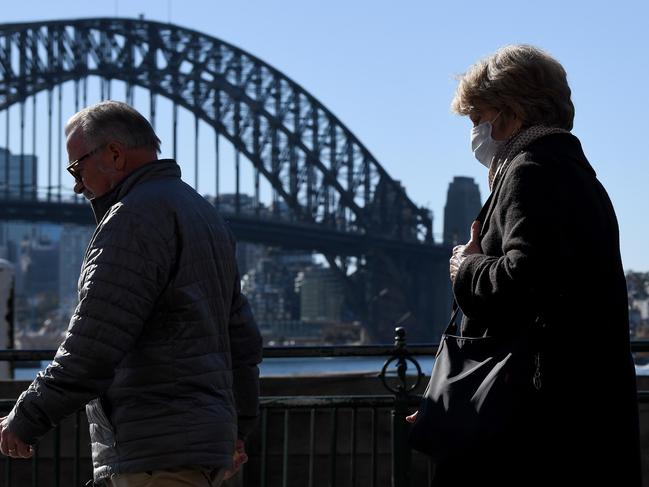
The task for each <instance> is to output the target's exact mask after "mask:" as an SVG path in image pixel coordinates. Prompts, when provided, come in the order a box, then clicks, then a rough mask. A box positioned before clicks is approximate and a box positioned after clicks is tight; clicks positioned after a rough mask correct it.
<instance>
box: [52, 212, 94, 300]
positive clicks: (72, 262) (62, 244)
mask: <svg viewBox="0 0 649 487" xmlns="http://www.w3.org/2000/svg"><path fill="white" fill-rule="evenodd" d="M94 230H95V229H94V227H91V226H82V225H72V224H65V225H63V226H62V229H61V237H60V241H59V256H58V262H59V303H60V305H61V307H63V308H66V309H67V308H70V307H72V308H73V307H74V306H76V302H77V282H78V280H79V272H80V271H81V264H82V262H83V257H84V254H85V252H86V248H87V247H88V243H89V242H90V238H91V237H92V234H93V232H94Z"/></svg>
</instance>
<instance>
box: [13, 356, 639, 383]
mask: <svg viewBox="0 0 649 487" xmlns="http://www.w3.org/2000/svg"><path fill="white" fill-rule="evenodd" d="M416 358H417V360H418V362H419V365H420V367H421V369H422V371H423V372H424V373H425V374H428V373H429V372H430V371H431V370H432V368H433V363H434V361H435V360H434V358H433V357H432V356H419V357H416ZM384 363H385V358H384V357H296V358H268V359H265V360H264V361H263V362H262V364H261V367H260V373H261V376H262V377H299V376H313V375H337V374H357V375H368V376H372V375H378V374H379V373H380V372H381V369H382V368H383V364H384ZM47 364H48V362H42V363H41V367H43V368H45V367H46V366H47ZM584 369H585V370H587V369H588V366H587V365H585V366H584ZM635 369H636V374H637V375H643V376H649V364H644V365H636V368H635ZM38 371H39V369H36V368H17V369H15V371H14V378H15V379H19V380H32V379H33V378H34V377H36V374H37V373H38ZM388 372H389V373H394V372H395V367H394V362H393V363H392V367H391V368H390V369H388ZM407 372H408V374H416V369H415V367H414V366H413V365H412V364H409V365H408V371H407Z"/></svg>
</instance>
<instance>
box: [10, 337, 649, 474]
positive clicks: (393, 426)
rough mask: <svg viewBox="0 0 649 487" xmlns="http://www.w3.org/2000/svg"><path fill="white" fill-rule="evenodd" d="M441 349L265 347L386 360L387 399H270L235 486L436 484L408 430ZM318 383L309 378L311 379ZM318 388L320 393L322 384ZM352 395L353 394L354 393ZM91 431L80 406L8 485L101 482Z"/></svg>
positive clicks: (47, 353)
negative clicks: (427, 366) (430, 359)
mask: <svg viewBox="0 0 649 487" xmlns="http://www.w3.org/2000/svg"><path fill="white" fill-rule="evenodd" d="M436 348H437V345H434V344H418V345H414V346H410V347H407V346H406V341H405V331H404V330H403V329H401V328H398V329H397V330H396V337H395V344H394V345H393V346H392V345H377V346H324V347H270V348H265V349H264V357H265V358H298V357H300V358H334V357H384V358H385V362H384V365H383V367H382V370H380V371H378V370H377V371H376V372H377V374H376V375H375V376H374V377H373V379H374V380H377V378H378V380H379V381H380V382H381V383H382V385H383V387H384V388H385V389H384V391H383V392H384V393H383V394H378V393H373V394H356V392H363V390H362V389H363V387H361V378H360V377H358V376H350V377H349V378H348V380H347V381H345V380H343V382H341V383H339V384H338V386H339V387H340V384H346V386H345V387H347V390H345V391H344V394H345V395H340V394H336V395H264V396H262V398H261V415H260V422H259V425H258V428H257V430H256V431H255V433H254V434H253V435H251V437H250V438H249V439H248V441H247V443H246V448H247V451H248V454H249V457H250V460H249V462H248V463H247V464H246V465H245V466H244V468H243V469H242V471H241V473H240V474H239V475H237V476H236V477H235V478H233V479H231V480H230V481H229V482H228V483H227V485H228V486H233V487H234V486H236V487H242V486H246V487H253V486H254V487H257V486H259V487H275V486H281V487H290V486H299V487H318V486H344V487H347V486H349V487H355V486H363V487H370V486H371V487H376V486H386V485H391V486H393V487H409V486H411V485H429V484H430V476H431V474H432V469H433V468H434V467H433V465H432V464H431V463H430V462H429V461H428V460H427V458H425V457H424V456H423V455H420V454H418V453H416V452H411V451H410V450H409V448H408V446H407V432H408V425H407V423H406V422H405V421H404V418H405V416H406V414H407V413H408V412H411V411H412V410H414V408H415V407H416V406H417V405H418V403H419V399H420V394H421V391H422V389H423V387H422V386H423V382H424V379H425V376H426V374H425V373H424V372H423V371H422V370H421V367H420V365H419V363H418V362H417V360H416V358H415V356H417V355H419V356H426V355H428V356H430V355H431V354H432V353H434V351H435V350H436ZM632 350H633V352H649V341H637V342H633V343H632ZM54 353H55V351H54V350H0V361H9V362H20V361H43V360H51V359H52V357H53V356H54ZM408 370H410V371H414V374H413V373H409V372H408ZM334 379H336V378H334ZM279 380H280V381H281V382H284V387H283V389H284V390H296V387H295V386H297V385H298V382H297V381H298V379H297V378H295V377H286V378H281V379H279ZM314 380H315V379H314V378H312V377H309V378H307V379H305V381H306V382H313V381H314ZM316 382H317V381H316ZM357 384H358V385H357ZM303 385H304V384H303ZM311 386H312V389H313V388H314V387H315V388H316V389H317V388H318V385H317V383H316V384H313V383H312V384H311ZM350 386H351V387H352V388H353V390H351V391H350V390H349V387H350ZM302 389H304V388H302ZM297 390H300V387H297ZM349 392H353V393H354V394H352V395H347V394H348V393H349ZM15 401H16V398H15V397H12V398H6V397H5V398H1V397H0V416H5V415H6V414H7V413H8V412H9V411H10V410H11V408H12V407H13V405H14V404H15ZM638 401H639V402H640V403H641V404H642V405H646V404H648V403H649V391H645V390H641V391H638ZM87 430H88V428H87V421H86V418H85V414H84V412H83V410H79V411H77V412H76V413H75V414H73V415H72V416H71V417H70V418H67V419H66V420H64V421H63V422H62V423H61V424H60V425H58V426H57V427H56V428H54V429H53V430H52V431H51V432H50V433H48V435H47V436H46V437H45V438H44V439H43V440H42V441H41V442H40V443H39V444H38V446H37V447H36V448H35V453H34V455H33V457H32V458H31V460H13V459H10V458H4V459H3V460H1V461H0V469H1V470H0V485H2V486H5V487H27V486H34V487H37V486H40V487H61V486H64V487H69V486H72V487H77V486H83V485H86V482H87V481H88V479H90V478H91V476H92V473H91V471H92V466H91V461H90V449H89V437H88V431H87ZM424 482H427V483H426V484H424Z"/></svg>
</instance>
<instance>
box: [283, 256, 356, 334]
mask: <svg viewBox="0 0 649 487" xmlns="http://www.w3.org/2000/svg"><path fill="white" fill-rule="evenodd" d="M295 287H296V289H297V290H298V292H299V294H300V319H301V320H302V321H326V322H332V323H336V322H340V321H341V319H342V315H343V306H344V301H345V292H344V288H343V283H342V281H341V280H340V277H339V276H338V275H337V274H335V273H334V271H333V270H332V269H330V268H325V267H315V266H313V267H309V268H306V269H304V270H303V271H301V272H300V273H299V274H298V276H297V279H296V280H295Z"/></svg>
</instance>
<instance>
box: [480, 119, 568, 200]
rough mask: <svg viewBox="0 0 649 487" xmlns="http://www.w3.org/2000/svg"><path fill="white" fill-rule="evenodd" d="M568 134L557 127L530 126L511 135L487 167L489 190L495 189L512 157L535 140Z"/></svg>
mask: <svg viewBox="0 0 649 487" xmlns="http://www.w3.org/2000/svg"><path fill="white" fill-rule="evenodd" d="M569 133H570V132H569V131H568V130H565V129H561V128H558V127H546V126H545V125H532V126H531V127H528V128H526V129H523V130H520V131H519V132H518V133H516V134H514V135H512V136H511V137H510V138H509V140H508V141H507V142H505V143H504V144H503V145H502V147H501V148H500V149H499V150H498V152H496V155H495V156H494V160H493V162H492V163H491V166H490V167H489V189H492V190H493V188H495V187H496V185H497V184H498V181H499V180H500V178H501V177H502V175H503V174H505V169H506V168H507V166H509V163H510V162H512V160H513V159H514V157H516V156H517V155H518V154H520V153H521V151H522V150H523V149H525V147H527V146H528V145H530V144H531V143H532V142H534V141H535V140H537V139H540V138H541V137H545V136H546V135H550V134H569Z"/></svg>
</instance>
